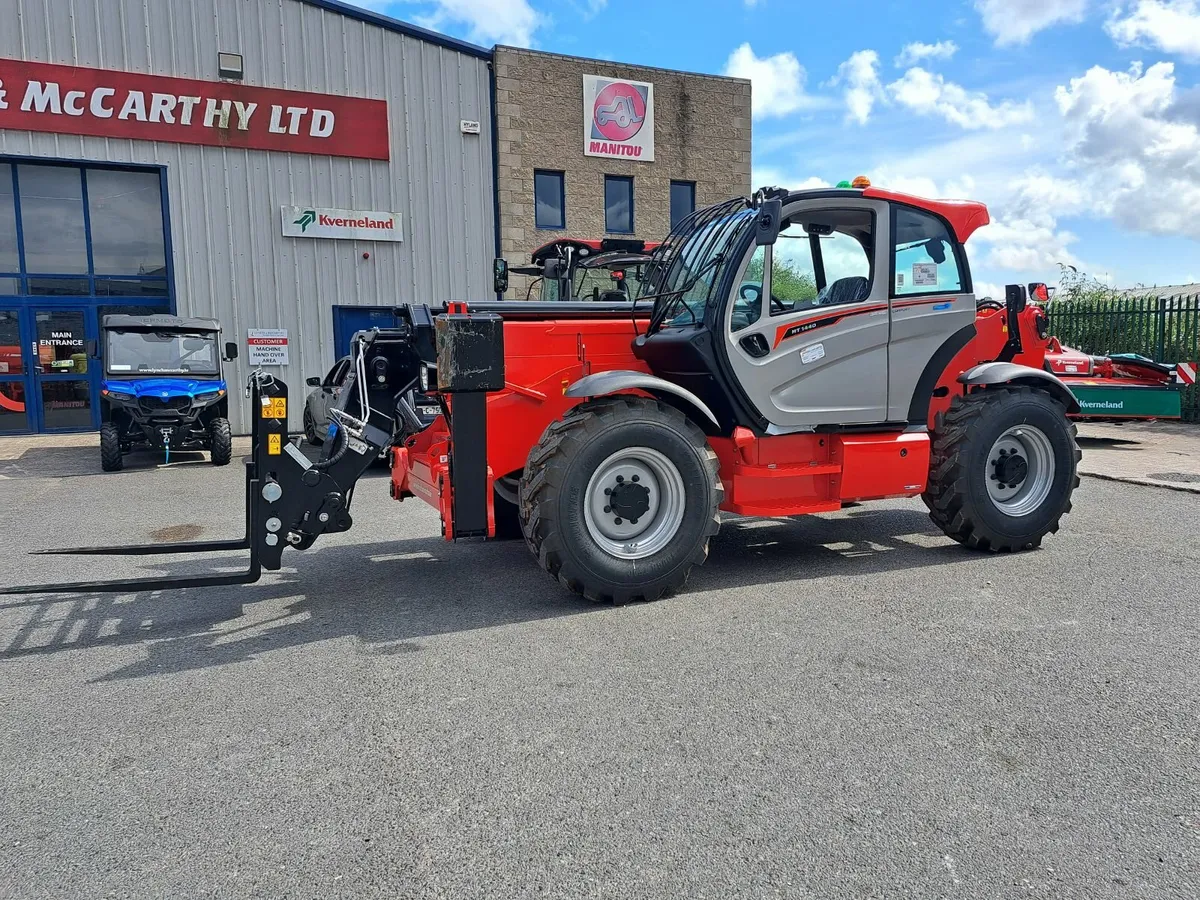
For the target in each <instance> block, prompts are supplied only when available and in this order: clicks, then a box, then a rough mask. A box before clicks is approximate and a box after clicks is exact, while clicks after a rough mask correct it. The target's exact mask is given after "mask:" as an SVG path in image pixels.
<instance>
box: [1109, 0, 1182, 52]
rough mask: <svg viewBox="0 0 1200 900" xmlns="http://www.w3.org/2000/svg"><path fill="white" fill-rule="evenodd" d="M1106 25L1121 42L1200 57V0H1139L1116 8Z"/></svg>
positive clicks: (1114, 38) (1111, 33) (1110, 32)
mask: <svg viewBox="0 0 1200 900" xmlns="http://www.w3.org/2000/svg"><path fill="white" fill-rule="evenodd" d="M1105 29H1106V30H1107V31H1108V33H1109V34H1110V35H1111V36H1112V38H1113V40H1115V41H1116V42H1117V43H1118V44H1123V45H1129V44H1148V45H1150V46H1153V47H1157V48H1158V49H1160V50H1162V51H1163V52H1165V53H1178V54H1179V55H1181V56H1186V57H1188V58H1191V59H1200V2H1197V0H1138V2H1136V3H1133V4H1131V5H1129V6H1128V7H1126V6H1121V7H1119V8H1118V9H1117V10H1115V11H1114V13H1113V15H1112V17H1111V18H1110V19H1109V20H1108V23H1107V24H1106V25H1105Z"/></svg>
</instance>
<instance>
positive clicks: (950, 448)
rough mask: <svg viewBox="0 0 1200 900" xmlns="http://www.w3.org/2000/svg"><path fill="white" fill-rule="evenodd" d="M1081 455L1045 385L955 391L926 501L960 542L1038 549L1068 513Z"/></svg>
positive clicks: (936, 444)
mask: <svg viewBox="0 0 1200 900" xmlns="http://www.w3.org/2000/svg"><path fill="white" fill-rule="evenodd" d="M1080 458H1081V454H1080V452H1079V448H1078V446H1077V445H1076V443H1075V426H1074V424H1072V423H1071V421H1070V420H1069V419H1067V416H1066V411H1065V410H1064V409H1063V407H1062V405H1061V404H1059V403H1058V402H1057V401H1056V400H1055V399H1054V398H1053V397H1051V396H1050V395H1049V394H1047V393H1045V392H1044V391H1037V390H1034V389H1032V388H1029V387H1023V386H1020V385H1013V386H1008V387H995V388H989V389H988V390H986V391H982V392H979V393H975V394H971V395H969V396H967V397H955V398H954V401H953V402H952V403H951V405H950V409H949V410H947V411H946V412H945V413H942V414H940V415H939V416H938V420H937V427H936V428H935V430H934V434H933V458H932V461H931V463H930V474H929V486H928V488H927V489H926V492H925V495H924V500H925V504H926V505H927V506H928V507H929V512H930V516H931V518H932V519H933V521H934V522H935V523H936V524H937V525H938V527H939V528H941V529H942V530H943V531H944V532H945V533H946V534H947V536H949V537H951V538H953V539H954V540H956V541H958V542H959V543H960V544H964V545H966V546H968V547H973V548H975V549H979V550H990V551H993V552H997V551H1013V550H1027V549H1032V548H1034V547H1037V546H1039V545H1040V544H1041V542H1042V538H1044V537H1045V536H1046V535H1047V534H1053V533H1055V532H1057V531H1058V526H1059V520H1060V519H1061V518H1062V517H1063V516H1064V515H1066V514H1067V513H1068V512H1070V510H1071V494H1072V492H1073V491H1074V490H1075V488H1076V487H1077V486H1078V485H1079V475H1078V471H1077V470H1078V463H1079V460H1080Z"/></svg>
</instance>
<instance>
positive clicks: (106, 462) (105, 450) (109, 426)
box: [100, 422, 125, 472]
mask: <svg viewBox="0 0 1200 900" xmlns="http://www.w3.org/2000/svg"><path fill="white" fill-rule="evenodd" d="M124 467H125V460H124V458H122V456H121V432H120V431H118V430H117V426H116V425H114V424H113V423H112V422H105V423H104V424H103V425H101V426H100V468H101V469H103V470H104V471H105V472H120V471H121V469H123V468H124Z"/></svg>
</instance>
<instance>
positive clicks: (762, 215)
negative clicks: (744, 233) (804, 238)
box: [754, 200, 783, 247]
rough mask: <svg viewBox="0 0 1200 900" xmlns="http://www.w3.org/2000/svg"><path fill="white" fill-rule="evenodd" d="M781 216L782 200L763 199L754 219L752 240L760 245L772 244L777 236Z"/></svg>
mask: <svg viewBox="0 0 1200 900" xmlns="http://www.w3.org/2000/svg"><path fill="white" fill-rule="evenodd" d="M782 218H783V201H782V200H764V201H763V202H762V205H761V206H760V207H759V208H758V217H757V218H756V219H755V220H754V240H755V243H757V244H758V246H760V247H767V246H770V245H771V244H774V243H775V241H776V239H777V238H778V237H779V226H780V221H779V220H780V219H782Z"/></svg>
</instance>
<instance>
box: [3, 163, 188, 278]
mask: <svg viewBox="0 0 1200 900" xmlns="http://www.w3.org/2000/svg"><path fill="white" fill-rule="evenodd" d="M166 242H167V238H166V229H165V220H164V216H163V199H162V181H161V175H160V173H159V171H158V170H148V169H117V168H101V167H92V166H88V167H80V166H64V165H44V164H38V163H32V162H29V163H26V162H19V163H4V162H0V293H3V294H7V295H17V296H19V295H27V296H40V297H89V296H91V297H149V298H155V299H162V300H166V299H167V297H168V287H167V251H166Z"/></svg>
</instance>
